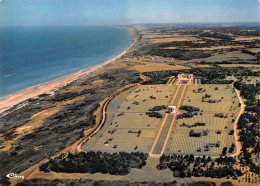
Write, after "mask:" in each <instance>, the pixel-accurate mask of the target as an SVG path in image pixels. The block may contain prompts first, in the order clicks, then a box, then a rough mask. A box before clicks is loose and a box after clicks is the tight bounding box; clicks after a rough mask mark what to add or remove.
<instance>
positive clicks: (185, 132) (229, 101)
mask: <svg viewBox="0 0 260 186" xmlns="http://www.w3.org/2000/svg"><path fill="white" fill-rule="evenodd" d="M216 87H217V88H216ZM199 88H201V89H202V90H203V92H202V93H198V89H199ZM215 89H218V90H215ZM194 90H195V92H193V91H194ZM204 90H205V91H204ZM205 94H208V95H210V96H211V97H210V98H205V99H204V102H202V96H205ZM222 97H223V98H222ZM209 99H211V100H221V102H218V103H209V102H207V101H208V100H209ZM238 104H239V100H238V98H237V95H236V93H235V92H234V90H233V88H232V87H230V86H229V85H199V86H197V87H194V86H189V87H188V88H187V90H186V94H185V97H184V99H183V100H182V105H189V106H194V107H199V108H200V112H199V113H198V115H195V116H193V117H191V118H182V119H180V118H179V119H177V120H176V121H175V122H174V126H173V130H172V133H171V136H170V139H169V141H168V144H167V147H166V150H165V153H166V154H171V153H176V154H194V155H211V156H218V155H220V154H221V152H222V150H223V148H224V147H227V148H228V149H229V148H230V146H231V145H232V143H234V136H233V135H229V132H230V130H232V129H233V122H232V120H233V121H234V120H235V119H236V117H237V114H238V112H239V111H240V107H239V106H238ZM180 111H181V112H182V113H183V112H186V111H184V110H180ZM200 113H201V114H200ZM215 113H223V114H225V115H227V118H220V117H216V116H215ZM197 122H200V123H205V126H192V125H194V124H195V123H197ZM183 123H185V124H186V126H183V125H182V124H183ZM191 130H194V132H202V131H205V130H208V134H207V135H206V136H200V137H190V136H189V132H190V131H191ZM218 130H220V133H219V134H217V132H219V131H218ZM218 141H219V142H220V146H219V147H210V148H209V150H208V151H205V150H204V147H205V146H206V145H208V144H209V143H217V142H218ZM199 149H201V150H199ZM234 152H235V151H234ZM231 154H232V153H231Z"/></svg>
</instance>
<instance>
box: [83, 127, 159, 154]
mask: <svg viewBox="0 0 260 186" xmlns="http://www.w3.org/2000/svg"><path fill="white" fill-rule="evenodd" d="M109 131H110V129H106V130H104V133H103V135H101V136H100V135H99V136H98V138H99V139H98V140H97V141H96V142H95V143H93V145H90V146H89V147H88V151H91V150H92V151H104V152H120V151H125V152H133V151H139V152H148V151H149V149H150V147H151V143H152V141H153V137H154V136H155V135H156V131H154V130H150V129H141V133H140V134H138V131H139V130H132V133H131V132H129V129H117V130H116V131H115V132H114V133H113V134H111V133H109Z"/></svg>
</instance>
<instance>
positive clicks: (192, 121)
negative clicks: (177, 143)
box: [176, 114, 237, 130]
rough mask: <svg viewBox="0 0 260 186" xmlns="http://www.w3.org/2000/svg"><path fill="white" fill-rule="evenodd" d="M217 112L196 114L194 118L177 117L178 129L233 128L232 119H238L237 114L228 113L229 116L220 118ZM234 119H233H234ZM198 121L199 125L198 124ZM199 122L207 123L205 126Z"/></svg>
mask: <svg viewBox="0 0 260 186" xmlns="http://www.w3.org/2000/svg"><path fill="white" fill-rule="evenodd" d="M214 115H215V114H203V115H200V114H198V115H196V116H193V117H192V118H182V119H180V118H179V119H177V121H176V129H191V130H193V129H209V130H231V129H233V122H232V120H233V119H234V120H235V119H236V117H237V114H228V118H220V117H216V116H214ZM234 120H233V121H234ZM196 123H197V125H196ZM198 123H205V126H200V125H198ZM202 125H203V124H202Z"/></svg>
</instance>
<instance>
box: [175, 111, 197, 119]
mask: <svg viewBox="0 0 260 186" xmlns="http://www.w3.org/2000/svg"><path fill="white" fill-rule="evenodd" d="M195 115H198V112H186V113H182V114H178V115H177V118H178V119H182V118H192V117H193V116H195Z"/></svg>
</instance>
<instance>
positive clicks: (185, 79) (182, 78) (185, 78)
mask: <svg viewBox="0 0 260 186" xmlns="http://www.w3.org/2000/svg"><path fill="white" fill-rule="evenodd" d="M177 77H178V80H179V82H180V84H190V85H191V84H192V82H193V79H194V77H193V74H178V76H177Z"/></svg>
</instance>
